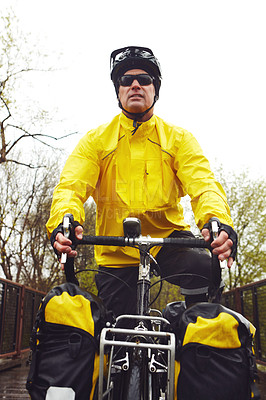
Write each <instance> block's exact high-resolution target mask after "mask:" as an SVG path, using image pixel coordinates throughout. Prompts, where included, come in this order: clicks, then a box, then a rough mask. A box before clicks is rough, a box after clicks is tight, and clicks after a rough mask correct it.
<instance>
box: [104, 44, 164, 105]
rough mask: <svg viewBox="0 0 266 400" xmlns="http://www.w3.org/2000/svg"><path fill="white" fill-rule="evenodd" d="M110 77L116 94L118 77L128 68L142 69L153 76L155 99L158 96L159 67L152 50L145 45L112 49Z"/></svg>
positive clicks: (159, 84) (159, 83) (160, 76)
mask: <svg viewBox="0 0 266 400" xmlns="http://www.w3.org/2000/svg"><path fill="white" fill-rule="evenodd" d="M110 67H111V79H112V81H113V83H114V86H115V90H116V94H117V95H118V90H119V83H118V79H119V78H120V77H121V76H122V75H124V73H125V72H126V71H128V70H129V69H136V68H139V69H143V70H144V71H146V72H148V74H149V75H151V76H152V77H153V78H154V87H155V96H156V99H155V101H156V100H157V99H158V98H159V90H160V86H161V79H162V74H161V67H160V64H159V61H158V60H157V58H156V57H155V56H154V54H153V52H152V51H151V50H150V49H149V48H147V47H139V46H127V47H123V48H121V49H118V50H114V51H113V52H112V54H111V58H110Z"/></svg>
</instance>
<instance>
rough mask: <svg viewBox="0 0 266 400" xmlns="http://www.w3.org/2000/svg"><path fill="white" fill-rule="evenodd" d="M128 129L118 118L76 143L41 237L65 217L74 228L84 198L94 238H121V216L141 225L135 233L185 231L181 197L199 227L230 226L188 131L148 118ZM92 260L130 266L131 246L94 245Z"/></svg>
mask: <svg viewBox="0 0 266 400" xmlns="http://www.w3.org/2000/svg"><path fill="white" fill-rule="evenodd" d="M133 132H134V127H133V120H131V119H128V118H127V117H126V116H125V115H124V114H122V113H121V114H120V115H118V116H116V117H115V118H114V119H113V120H112V121H111V123H109V124H106V125H102V126H100V127H98V128H97V129H95V130H92V131H90V132H88V133H87V134H86V135H85V136H84V137H83V138H82V139H81V140H80V142H79V143H78V145H77V146H76V148H75V149H74V151H73V153H72V154H71V155H70V156H69V158H68V160H67V162H66V164H65V167H64V169H63V171H62V174H61V177H60V182H59V184H58V185H57V186H56V188H55V191H54V196H53V203H52V208H51V215H50V219H49V221H48V222H47V231H48V234H49V235H50V234H51V233H52V231H53V230H54V229H55V228H56V227H57V226H58V225H59V224H60V223H61V222H62V218H63V215H64V214H65V213H72V214H73V215H74V219H75V220H77V221H79V222H80V223H81V224H82V223H83V222H84V208H83V204H84V202H85V201H86V200H87V199H88V197H89V196H92V197H93V199H94V200H95V202H96V204H97V218H96V234H97V235H111V236H122V235H123V225H122V222H123V219H124V218H126V217H128V216H135V217H138V218H139V219H140V220H141V224H142V234H143V235H147V234H149V235H151V236H152V237H167V236H169V235H170V234H171V233H172V232H173V231H174V230H189V225H188V224H187V223H186V222H185V221H184V216H183V208H182V205H181V204H180V199H181V197H183V196H185V195H187V194H188V195H189V196H190V198H191V205H192V209H193V212H194V215H195V221H196V224H197V225H198V227H199V229H201V228H202V227H203V225H204V224H205V223H206V222H207V221H208V220H209V219H210V218H211V217H212V216H216V217H218V218H219V219H220V221H221V222H223V223H225V224H228V225H231V226H232V220H231V217H230V210H229V207H228V204H227V200H226V196H225V193H224V190H223V188H222V187H221V185H220V184H219V183H218V182H217V181H216V180H215V179H214V176H213V173H212V172H211V170H210V165H209V162H208V160H207V159H206V158H205V157H204V155H203V153H202V150H201V148H200V146H199V144H198V142H197V141H196V139H195V138H194V137H193V135H192V134H191V133H189V132H188V131H186V130H184V129H182V128H178V127H176V126H173V125H170V124H168V123H166V122H165V121H163V120H162V119H161V118H159V117H157V116H155V115H153V116H152V118H151V119H150V120H148V121H147V122H143V123H142V124H141V125H140V126H139V127H138V129H137V130H136V132H135V133H133ZM158 250H159V248H154V249H153V255H156V254H157V252H158ZM95 257H96V261H97V263H98V265H103V266H112V267H121V266H123V265H136V264H137V263H138V251H137V250H136V249H134V248H122V247H113V246H95Z"/></svg>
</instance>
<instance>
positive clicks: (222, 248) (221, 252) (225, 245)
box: [201, 228, 234, 268]
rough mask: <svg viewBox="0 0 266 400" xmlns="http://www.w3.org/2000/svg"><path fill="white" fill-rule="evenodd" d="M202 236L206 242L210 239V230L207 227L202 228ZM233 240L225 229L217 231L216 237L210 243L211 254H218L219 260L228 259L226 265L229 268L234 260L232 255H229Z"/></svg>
mask: <svg viewBox="0 0 266 400" xmlns="http://www.w3.org/2000/svg"><path fill="white" fill-rule="evenodd" d="M201 233H202V236H203V238H204V240H205V241H206V242H208V241H209V240H210V239H211V235H210V231H209V229H207V228H204V229H202V231H201ZM232 246H233V242H232V240H231V239H229V237H228V234H227V233H226V232H225V231H221V232H220V233H219V236H218V238H216V239H215V240H214V241H213V242H212V243H211V247H212V248H213V254H216V255H218V258H219V260H220V261H224V260H226V259H228V261H227V266H228V268H231V267H232V265H233V262H234V259H233V257H230V254H231V250H232Z"/></svg>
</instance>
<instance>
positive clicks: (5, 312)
mask: <svg viewBox="0 0 266 400" xmlns="http://www.w3.org/2000/svg"><path fill="white" fill-rule="evenodd" d="M44 295H45V293H44V292H40V291H38V290H35V289H32V288H29V287H27V286H24V285H21V284H19V283H15V282H12V281H9V280H6V279H1V278H0V357H1V358H3V357H16V356H18V357H19V356H20V355H21V353H22V352H24V351H27V350H28V348H29V340H30V334H31V330H32V327H33V323H34V319H35V315H36V313H37V310H38V308H39V305H40V302H41V299H42V298H43V296H44Z"/></svg>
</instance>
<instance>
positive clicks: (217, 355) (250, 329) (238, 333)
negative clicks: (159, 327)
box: [175, 303, 260, 400]
mask: <svg viewBox="0 0 266 400" xmlns="http://www.w3.org/2000/svg"><path fill="white" fill-rule="evenodd" d="M176 330H177V331H176V337H177V342H178V343H177V352H176V371H175V372H176V391H175V393H176V397H175V398H176V399H177V400H192V399H193V400H249V399H254V400H255V399H256V400H257V399H259V398H260V396H259V393H258V390H257V387H256V385H255V377H256V363H255V357H254V352H253V339H254V335H255V328H254V326H253V325H252V324H251V323H250V322H249V321H248V320H247V319H246V318H244V317H243V316H242V315H241V314H238V313H236V312H234V311H232V310H230V309H228V308H226V307H224V306H222V305H220V304H212V303H198V304H196V305H194V306H192V307H190V308H188V309H186V310H185V311H184V312H183V313H182V316H181V318H180V321H179V325H178V328H177V329H176Z"/></svg>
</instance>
